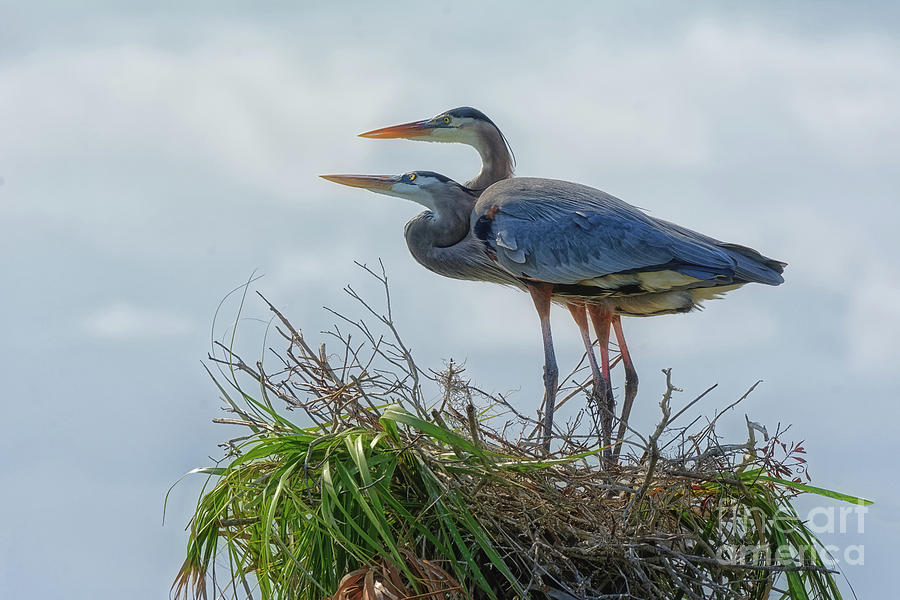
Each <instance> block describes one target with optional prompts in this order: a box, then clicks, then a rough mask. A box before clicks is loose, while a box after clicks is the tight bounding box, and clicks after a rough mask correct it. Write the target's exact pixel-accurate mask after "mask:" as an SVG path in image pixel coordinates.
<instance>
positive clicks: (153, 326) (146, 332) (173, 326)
mask: <svg viewBox="0 0 900 600" xmlns="http://www.w3.org/2000/svg"><path fill="white" fill-rule="evenodd" d="M82 327H83V329H84V331H85V332H86V333H87V334H88V335H90V336H92V337H95V338H99V339H106V340H120V341H121V340H124V341H128V340H153V339H165V338H171V337H177V336H181V335H184V334H186V333H189V332H190V331H191V330H192V324H191V321H190V320H189V319H188V318H186V317H184V316H181V315H179V314H176V313H173V312H169V311H166V310H160V309H153V308H146V307H140V306H135V305H133V304H128V303H125V302H118V303H115V304H111V305H109V306H106V307H104V308H101V309H99V310H97V311H95V312H93V313H91V314H89V315H88V316H87V317H85V318H84V320H83V322H82Z"/></svg>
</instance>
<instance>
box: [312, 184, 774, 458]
mask: <svg viewBox="0 0 900 600" xmlns="http://www.w3.org/2000/svg"><path fill="white" fill-rule="evenodd" d="M322 177H324V178H325V179H328V180H330V181H333V182H335V183H340V184H343V185H348V186H352V187H359V188H364V189H368V190H370V191H373V192H378V193H381V194H387V195H390V196H398V197H401V198H406V199H408V200H412V201H414V202H417V203H419V204H421V205H422V206H424V207H425V208H426V209H427V210H426V211H424V212H422V213H420V214H419V215H418V216H416V217H414V218H413V219H412V220H411V221H409V222H408V223H407V224H406V228H405V237H406V242H407V245H408V246H409V249H410V252H411V253H412V255H413V256H414V257H415V259H416V260H417V261H418V262H419V263H421V264H422V265H423V266H425V267H426V268H428V269H430V270H432V271H435V272H436V273H439V274H441V275H445V276H448V277H453V278H456V279H472V280H480V281H493V282H496V283H502V284H510V285H515V286H517V287H519V288H522V289H525V290H527V291H528V292H529V293H530V294H531V297H532V300H533V301H534V305H535V308H536V309H537V312H538V315H539V317H540V322H541V333H542V338H543V342H544V422H543V444H544V447H545V449H547V450H548V451H549V447H550V441H551V438H552V432H553V411H554V407H555V397H556V386H557V378H558V369H557V365H556V358H555V354H554V351H553V340H552V336H551V333H550V304H551V302H552V301H557V302H560V303H563V304H566V305H569V304H571V303H573V302H578V303H583V304H586V305H589V306H590V307H591V308H592V309H593V312H592V315H593V314H596V315H598V316H599V318H600V319H602V321H603V322H601V323H595V325H596V326H598V328H599V330H600V332H601V333H600V338H601V339H600V350H601V361H602V363H603V364H602V371H603V374H604V376H606V377H608V374H609V354H608V349H607V344H608V332H609V326H610V323H612V322H613V316H614V315H615V314H626V315H632V316H652V315H660V314H669V313H680V312H687V311H689V310H691V309H693V308H695V307H697V306H698V304H699V303H700V302H702V301H703V300H708V299H712V298H716V297H719V296H720V295H721V294H723V293H724V292H727V291H730V290H733V289H736V288H738V287H740V286H742V285H744V284H746V283H751V282H758V283H765V284H768V285H778V284H780V283H782V282H783V281H784V280H783V278H782V277H781V273H782V271H783V270H784V267H785V266H786V265H785V263H782V262H779V261H776V260H772V259H770V258H766V257H765V256H763V255H761V254H760V253H758V252H757V251H755V250H753V249H751V248H747V247H745V246H739V245H736V244H728V243H724V242H720V241H718V240H715V239H713V238H710V237H707V236H705V235H702V234H699V233H696V232H694V231H691V230H689V229H686V228H684V227H680V226H678V225H675V224H673V223H669V222H667V221H663V220H661V219H656V218H653V217H650V216H648V215H646V214H644V213H643V212H642V211H641V210H639V209H637V208H635V207H633V206H631V205H630V204H627V203H625V202H623V201H622V200H619V199H618V198H615V197H613V196H611V195H609V194H606V193H604V192H601V191H600V190H596V189H594V188H590V187H587V186H584V185H579V184H576V183H569V182H565V181H556V180H552V179H536V178H513V179H506V180H503V181H500V182H498V183H496V184H494V185H492V186H490V187H489V188H488V189H487V190H485V191H484V192H483V193H481V194H480V195H477V194H476V193H474V192H473V191H472V190H471V189H469V188H467V187H465V186H462V185H460V184H458V183H456V182H455V181H453V180H451V179H449V178H447V177H445V176H443V175H440V174H438V173H434V172H431V171H413V172H410V173H406V174H404V175H397V176H375V175H323V176H322ZM604 323H605V326H604ZM604 330H605V331H606V337H605V339H604V336H603V331H604ZM608 435H609V432H604V436H608ZM607 441H608V440H607Z"/></svg>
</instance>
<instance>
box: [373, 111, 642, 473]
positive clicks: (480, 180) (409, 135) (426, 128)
mask: <svg viewBox="0 0 900 600" xmlns="http://www.w3.org/2000/svg"><path fill="white" fill-rule="evenodd" d="M360 136H361V137H366V138H374V139H396V138H402V139H409V140H416V141H426V142H450V143H460V144H466V145H468V146H472V147H473V148H475V150H477V151H478V154H479V156H481V162H482V166H481V171H480V172H479V173H478V174H477V175H476V176H475V178H473V179H472V180H471V181H469V182H467V183H466V187H468V188H470V189H472V190H473V191H474V192H475V194H476V195H478V194H480V193H481V192H482V191H484V190H485V189H486V188H488V187H489V186H490V185H492V184H494V183H496V182H498V181H502V180H504V179H509V178H510V177H512V176H513V168H514V166H515V156H514V155H513V152H512V148H511V147H510V145H509V142H508V141H507V139H506V136H504V135H503V132H501V131H500V128H499V127H497V125H496V124H495V123H494V122H493V121H492V120H491V119H490V118H489V117H488V116H487V115H485V114H484V113H483V112H481V111H480V110H478V109H475V108H472V107H469V106H461V107H459V108H453V109H450V110H447V111H444V112H442V113H440V114H438V115H435V116H434V117H431V118H429V119H422V120H420V121H413V122H411V123H403V124H401V125H392V126H390V127H383V128H381V129H375V130H372V131H367V132H366V133H362V134H360ZM563 304H565V306H566V308H568V309H569V312H570V313H571V315H572V318H573V319H574V320H575V323H576V325H578V329H579V331H580V333H581V339H582V343H583V344H584V348H585V355H586V356H587V359H588V364H589V365H590V367H591V376H592V379H593V390H592V400H593V401H594V402H595V404H596V405H597V408H598V412H599V413H600V417H601V429H602V435H603V437H604V440H605V441H606V442H607V444H609V443H610V441H611V437H612V422H613V418H614V416H615V402H614V400H613V394H612V381H611V378H610V373H609V370H608V369H603V368H602V365H603V364H607V363H608V362H609V361H608V357H607V358H604V357H603V356H601V360H600V363H599V364H598V362H597V357H596V356H595V355H594V348H593V343H592V341H591V334H590V330H589V328H588V319H590V321H591V322H592V324H593V325H594V330H595V332H596V335H597V339H598V342H599V346H600V352H601V354H602V353H604V352H608V350H607V348H608V347H609V344H608V340H609V335H610V328H612V330H613V331H614V333H615V335H616V341H617V342H618V345H619V352H620V355H621V357H622V364H623V367H624V369H625V398H624V402H623V404H622V413H621V418H620V420H619V431H618V436H617V440H619V441H621V440H622V439H623V438H624V435H625V430H626V427H627V424H628V417H629V414H630V412H631V406H632V404H633V403H634V398H635V396H636V395H637V387H638V376H637V369H636V368H635V366H634V363H633V361H632V360H631V354H630V353H629V351H628V346H627V345H626V343H625V334H624V331H623V330H622V322H621V318H620V316H619V314H617V313H613V314H612V315H610V314H608V312H607V311H606V310H604V309H603V308H602V307H599V306H597V305H594V304H590V303H585V302H583V301H582V300H580V299H577V298H572V299H569V300H568V301H567V302H564V303H563ZM618 452H619V446H618V445H617V446H616V449H615V454H616V455H618Z"/></svg>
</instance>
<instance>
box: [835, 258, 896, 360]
mask: <svg viewBox="0 0 900 600" xmlns="http://www.w3.org/2000/svg"><path fill="white" fill-rule="evenodd" d="M855 280H856V285H855V286H854V290H853V293H852V296H851V303H850V310H849V313H848V315H847V318H846V322H845V327H846V332H845V335H846V339H847V352H848V354H849V356H850V364H851V366H852V367H853V368H854V369H855V370H857V371H858V372H863V373H869V374H872V373H874V374H879V373H885V372H887V373H891V372H896V370H897V367H898V363H900V271H898V270H897V269H896V268H893V267H891V266H890V265H887V264H881V265H869V266H867V267H866V268H864V269H863V270H862V272H861V273H859V274H858V275H857V276H856V277H855Z"/></svg>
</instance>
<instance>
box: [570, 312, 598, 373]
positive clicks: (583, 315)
mask: <svg viewBox="0 0 900 600" xmlns="http://www.w3.org/2000/svg"><path fill="white" fill-rule="evenodd" d="M566 307H567V308H568V309H569V312H570V313H572V319H573V320H574V321H575V324H576V325H578V330H579V331H580V332H581V341H582V342H584V350H585V352H586V353H587V359H588V363H589V364H590V365H591V376H592V378H593V380H594V388H599V387H601V386H602V385H604V384H603V375H602V374H601V372H600V365H598V364H597V357H596V356H595V355H594V344H593V343H592V342H591V330H590V329H589V328H588V320H587V307H586V306H585V305H584V304H580V303H577V302H576V303H571V304H567V305H566Z"/></svg>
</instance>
